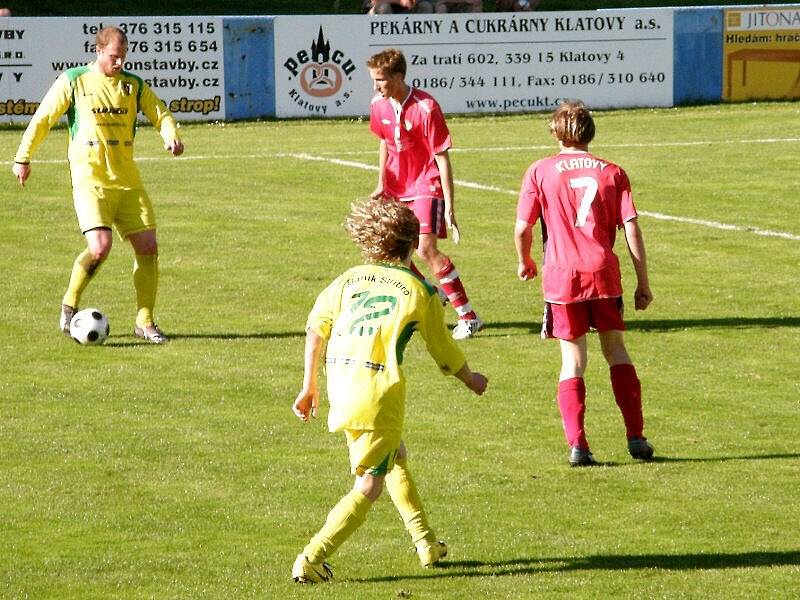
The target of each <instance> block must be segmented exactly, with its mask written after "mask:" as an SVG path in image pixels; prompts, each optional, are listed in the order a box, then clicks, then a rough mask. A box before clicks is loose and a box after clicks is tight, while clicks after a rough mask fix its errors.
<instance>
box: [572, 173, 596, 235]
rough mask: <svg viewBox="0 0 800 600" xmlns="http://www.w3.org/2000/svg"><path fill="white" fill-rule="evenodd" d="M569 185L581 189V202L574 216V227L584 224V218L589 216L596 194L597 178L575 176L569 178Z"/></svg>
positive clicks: (574, 188)
mask: <svg viewBox="0 0 800 600" xmlns="http://www.w3.org/2000/svg"><path fill="white" fill-rule="evenodd" d="M569 187H571V188H572V189H573V190H580V189H582V190H583V197H582V198H581V204H580V206H579V207H578V214H577V216H576V217H575V227H583V226H584V225H586V218H587V217H588V216H589V211H590V210H591V208H592V202H594V199H595V197H596V196H597V180H596V179H595V178H594V177H575V178H574V179H570V180H569Z"/></svg>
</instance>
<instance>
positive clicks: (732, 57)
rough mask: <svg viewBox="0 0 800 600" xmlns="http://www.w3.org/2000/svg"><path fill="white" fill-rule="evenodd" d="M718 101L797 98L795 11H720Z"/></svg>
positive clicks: (799, 21) (799, 56)
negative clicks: (720, 80)
mask: <svg viewBox="0 0 800 600" xmlns="http://www.w3.org/2000/svg"><path fill="white" fill-rule="evenodd" d="M724 36H725V42H724V45H723V60H724V65H723V75H722V77H723V87H722V97H723V99H724V100H729V101H740V100H756V99H784V98H800V6H785V7H780V8H778V7H775V8H757V9H742V10H740V9H730V10H726V11H725V34H724Z"/></svg>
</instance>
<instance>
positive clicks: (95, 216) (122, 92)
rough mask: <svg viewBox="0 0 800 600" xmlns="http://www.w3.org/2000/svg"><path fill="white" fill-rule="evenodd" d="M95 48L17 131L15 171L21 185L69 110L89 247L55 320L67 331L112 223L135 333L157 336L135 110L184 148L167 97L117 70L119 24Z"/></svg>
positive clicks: (174, 148) (153, 252)
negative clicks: (129, 284) (122, 252)
mask: <svg viewBox="0 0 800 600" xmlns="http://www.w3.org/2000/svg"><path fill="white" fill-rule="evenodd" d="M96 50H97V60H96V61H94V62H93V63H90V64H88V65H86V66H83V67H76V68H74V69H69V70H67V71H65V72H64V73H62V74H61V75H60V76H59V77H58V79H56V81H55V83H54V84H53V86H52V87H51V88H50V90H49V91H48V92H47V95H46V96H45V97H44V100H42V103H41V104H40V105H39V108H38V109H37V111H36V113H35V114H34V115H33V118H32V119H31V122H30V123H29V124H28V127H27V129H26V130H25V133H24V135H23V136H22V141H21V142H20V145H19V148H18V150H17V154H16V156H15V158H14V167H13V172H14V175H15V176H16V177H17V179H18V180H19V183H20V185H23V186H24V185H25V182H26V181H27V179H28V177H29V176H30V174H31V165H30V161H31V156H32V155H33V153H34V152H35V151H36V149H37V148H38V147H39V145H40V144H41V143H42V142H43V141H44V139H45V137H46V136H47V134H48V132H49V131H50V128H51V127H52V126H53V125H55V123H56V122H57V121H58V119H59V118H61V116H62V115H64V114H65V113H66V114H67V120H68V125H69V136H70V141H69V151H68V158H69V165H70V171H71V172H72V194H73V200H74V203H75V212H76V213H77V216H78V224H79V226H80V228H81V231H82V232H83V234H84V236H85V238H86V249H85V250H84V251H83V252H82V253H81V254H79V255H78V258H77V259H76V260H75V264H74V265H73V267H72V275H71V277H70V281H69V286H68V288H67V292H66V294H65V295H64V298H63V300H62V304H61V318H60V321H59V327H60V328H61V330H62V331H63V332H64V334H65V335H69V323H70V320H71V319H72V315H73V314H75V312H76V311H77V309H78V305H79V303H80V298H81V294H82V293H83V291H84V289H85V288H86V286H87V285H88V284H89V281H90V280H91V279H92V277H93V276H94V274H95V273H96V271H97V269H98V268H99V267H100V265H101V264H102V263H103V261H104V260H105V259H106V257H107V256H108V253H109V252H110V251H111V244H112V239H113V237H112V234H111V227H112V226H113V227H114V228H115V229H116V230H117V233H118V234H119V236H120V237H121V238H122V239H126V240H128V241H130V242H131V245H132V246H133V250H134V253H135V254H136V260H135V262H134V268H133V283H134V287H135V288H136V304H137V314H136V324H135V326H134V334H135V335H136V336H137V337H140V338H142V339H144V340H146V341H148V342H152V343H155V344H160V343H163V342H165V341H167V338H166V336H165V335H164V334H163V333H162V332H161V330H160V329H159V328H158V326H157V325H156V324H155V321H154V317H153V310H154V306H155V301H156V290H157V287H158V243H157V241H156V221H155V215H154V213H153V206H152V204H151V202H150V198H149V197H148V196H147V192H145V190H144V187H143V186H142V181H141V178H140V177H139V171H138V169H137V168H136V165H135V163H134V162H133V141H134V135H135V134H136V115H137V114H138V112H139V111H142V112H143V113H144V114H145V116H147V118H148V119H150V121H151V122H152V123H153V125H154V126H155V127H156V128H157V129H158V130H159V133H160V134H161V137H162V139H163V140H164V145H165V148H166V149H167V150H168V151H169V152H170V153H171V154H172V155H173V156H179V155H181V154H182V153H183V144H182V143H181V141H180V138H179V136H178V129H177V125H176V123H175V120H174V119H173V117H172V114H171V113H170V112H169V110H168V109H167V107H166V105H165V104H164V103H163V102H162V101H161V100H160V99H159V98H158V97H157V96H156V95H155V94H154V93H153V91H152V90H151V89H150V87H149V86H148V85H147V84H146V83H144V82H143V81H142V80H141V79H140V78H139V77H137V76H136V75H132V74H131V73H127V72H125V71H123V70H122V65H123V64H124V63H125V56H126V55H127V51H128V39H127V37H126V36H125V34H124V33H123V32H122V31H121V30H120V29H117V28H116V27H106V28H104V29H102V30H101V31H99V32H98V33H97V36H96Z"/></svg>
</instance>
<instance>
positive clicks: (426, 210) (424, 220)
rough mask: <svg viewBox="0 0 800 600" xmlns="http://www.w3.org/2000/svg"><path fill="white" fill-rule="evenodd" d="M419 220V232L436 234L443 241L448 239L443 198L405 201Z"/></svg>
mask: <svg viewBox="0 0 800 600" xmlns="http://www.w3.org/2000/svg"><path fill="white" fill-rule="evenodd" d="M404 202H406V204H408V207H409V208H410V209H411V210H413V211H414V214H415V215H417V219H419V232H420V234H422V233H435V234H436V237H438V238H439V239H441V240H443V239H445V238H446V237H447V224H446V223H445V220H444V200H443V199H442V198H417V199H415V200H404Z"/></svg>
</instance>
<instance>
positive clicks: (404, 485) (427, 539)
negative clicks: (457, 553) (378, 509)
mask: <svg viewBox="0 0 800 600" xmlns="http://www.w3.org/2000/svg"><path fill="white" fill-rule="evenodd" d="M386 490H387V491H388V492H389V496H390V497H391V499H392V502H393V503H394V505H395V507H396V508H397V511H398V512H399V513H400V518H401V519H403V524H404V525H405V527H406V530H407V531H408V533H409V535H411V541H412V542H413V543H414V547H415V548H416V549H417V555H418V556H419V560H420V562H421V563H422V566H423V567H429V566H431V565H434V564H436V563H437V562H439V561H440V560H441V559H442V558H444V557H445V556H447V545H446V544H445V543H444V542H442V541H439V540H437V539H436V534H435V533H434V532H433V529H432V528H431V526H430V524H429V523H428V517H427V515H426V514H425V509H424V507H423V506H422V498H420V495H419V492H418V491H417V486H416V484H415V483H414V479H413V478H412V477H411V471H410V470H409V468H408V453H407V451H406V447H405V444H404V443H402V442H401V443H400V450H399V452H398V453H397V460H396V461H395V463H394V467H393V468H392V470H391V471H389V474H388V475H387V476H386Z"/></svg>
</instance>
